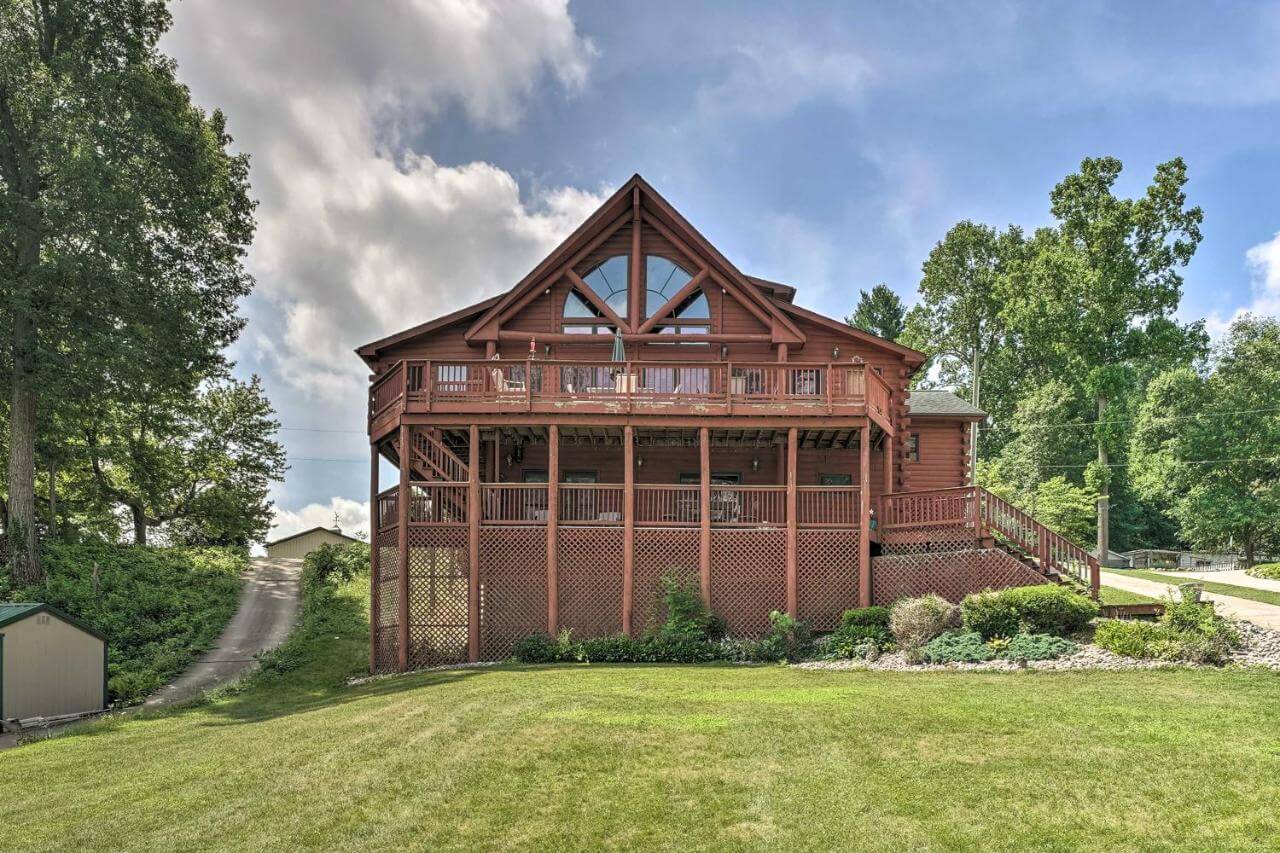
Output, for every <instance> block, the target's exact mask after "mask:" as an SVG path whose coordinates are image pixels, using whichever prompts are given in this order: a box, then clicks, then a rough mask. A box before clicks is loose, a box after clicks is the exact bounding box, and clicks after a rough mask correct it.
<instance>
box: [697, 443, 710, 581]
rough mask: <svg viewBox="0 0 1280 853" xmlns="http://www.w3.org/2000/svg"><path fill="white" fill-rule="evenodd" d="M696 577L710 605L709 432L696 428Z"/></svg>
mask: <svg viewBox="0 0 1280 853" xmlns="http://www.w3.org/2000/svg"><path fill="white" fill-rule="evenodd" d="M698 575H699V577H700V578H701V580H702V600H703V601H705V602H707V605H708V606H710V604H711V430H709V429H707V428H706V427H698Z"/></svg>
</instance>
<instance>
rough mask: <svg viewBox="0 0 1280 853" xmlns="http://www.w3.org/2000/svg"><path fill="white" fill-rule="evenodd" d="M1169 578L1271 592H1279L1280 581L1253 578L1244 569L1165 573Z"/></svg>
mask: <svg viewBox="0 0 1280 853" xmlns="http://www.w3.org/2000/svg"><path fill="white" fill-rule="evenodd" d="M1166 574H1168V575H1169V577H1171V578H1178V579H1179V580H1180V581H1181V580H1183V579H1184V578H1185V579H1186V580H1205V581H1217V582H1218V583H1229V584H1232V585H1233V586H1248V587H1252V588H1254V589H1267V590H1271V591H1272V592H1280V581H1277V580H1271V579H1270V578H1255V577H1253V576H1252V575H1250V574H1248V573H1246V572H1245V570H1244V569H1232V570H1231V571H1226V572H1166Z"/></svg>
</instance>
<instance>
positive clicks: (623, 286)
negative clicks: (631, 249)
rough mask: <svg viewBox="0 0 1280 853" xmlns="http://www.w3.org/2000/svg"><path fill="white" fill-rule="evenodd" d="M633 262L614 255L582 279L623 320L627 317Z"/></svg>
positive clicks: (624, 257)
mask: <svg viewBox="0 0 1280 853" xmlns="http://www.w3.org/2000/svg"><path fill="white" fill-rule="evenodd" d="M630 272H631V261H630V259H629V258H628V257H627V256H626V255H614V256H613V257H612V258H609V259H608V260H606V261H605V262H604V263H601V264H597V265H596V266H595V267H594V268H593V269H592V270H591V272H589V273H587V274H586V275H584V276H583V277H582V280H583V281H585V282H586V283H587V286H588V287H590V288H591V289H592V290H594V291H595V294H596V296H599V297H600V300H601V301H602V302H604V304H605V305H608V306H609V307H610V308H612V309H613V313H615V314H617V315H618V316H619V317H622V318H623V319H625V318H626V316H627V289H628V284H627V281H628V280H629V278H630V275H629V273H630Z"/></svg>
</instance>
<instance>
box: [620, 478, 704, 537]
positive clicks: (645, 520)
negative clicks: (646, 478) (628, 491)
mask: <svg viewBox="0 0 1280 853" xmlns="http://www.w3.org/2000/svg"><path fill="white" fill-rule="evenodd" d="M635 489H636V524H638V525H643V526H645V527H692V526H696V525H697V524H698V523H699V522H700V521H701V516H700V514H699V512H698V507H699V505H700V502H701V501H700V497H699V494H700V489H699V487H698V486H684V485H681V486H668V485H665V484H664V485H654V484H649V483H637V484H636V486H635Z"/></svg>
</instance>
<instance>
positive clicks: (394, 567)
mask: <svg viewBox="0 0 1280 853" xmlns="http://www.w3.org/2000/svg"><path fill="white" fill-rule="evenodd" d="M377 543H378V612H377V613H375V614H373V615H372V620H373V621H374V623H375V624H376V625H377V627H378V630H377V631H376V632H375V634H374V642H375V644H376V646H377V648H376V649H375V657H376V659H377V663H376V667H377V669H378V670H379V671H390V670H394V669H396V668H397V667H398V666H399V664H400V660H399V656H400V634H399V632H398V631H397V630H396V629H397V628H398V626H399V620H398V616H399V603H400V585H399V583H398V581H399V570H400V551H399V549H398V548H397V547H396V543H397V531H396V529H395V528H391V529H389V530H382V531H379V533H378V539H377Z"/></svg>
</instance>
